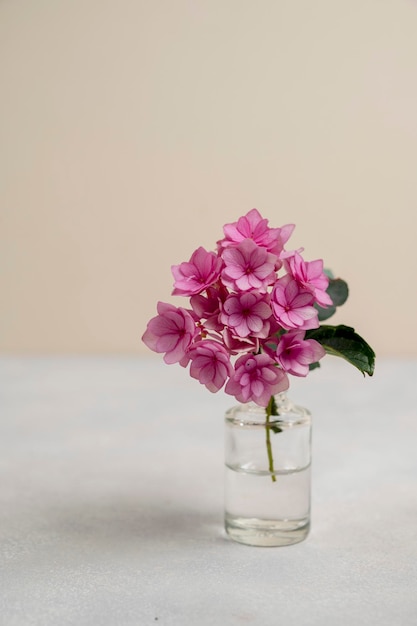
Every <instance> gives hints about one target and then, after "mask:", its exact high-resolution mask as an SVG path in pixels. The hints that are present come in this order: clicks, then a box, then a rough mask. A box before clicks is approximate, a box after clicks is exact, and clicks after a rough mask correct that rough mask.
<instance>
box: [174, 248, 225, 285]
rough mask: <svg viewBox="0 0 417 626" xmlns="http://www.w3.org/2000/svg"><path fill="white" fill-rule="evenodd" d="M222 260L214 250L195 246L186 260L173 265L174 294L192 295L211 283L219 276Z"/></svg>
mask: <svg viewBox="0 0 417 626" xmlns="http://www.w3.org/2000/svg"><path fill="white" fill-rule="evenodd" d="M222 267H223V261H222V260H221V258H220V257H219V256H217V255H216V254H215V253H214V252H207V250H205V249H204V248H203V247H201V246H200V248H197V250H195V251H194V252H193V254H192V255H191V258H190V260H189V261H188V262H184V263H180V265H173V266H172V267H171V271H172V274H173V276H174V278H175V283H174V290H173V292H172V294H173V295H175V296H192V295H194V294H197V293H201V292H202V291H204V289H206V288H207V287H209V286H210V285H213V284H214V283H215V282H216V281H217V280H218V278H219V276H220V272H221V270H222Z"/></svg>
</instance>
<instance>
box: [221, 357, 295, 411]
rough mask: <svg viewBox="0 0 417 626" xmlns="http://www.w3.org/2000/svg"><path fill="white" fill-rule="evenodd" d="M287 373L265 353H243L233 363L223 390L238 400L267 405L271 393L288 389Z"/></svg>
mask: <svg viewBox="0 0 417 626" xmlns="http://www.w3.org/2000/svg"><path fill="white" fill-rule="evenodd" d="M288 386H289V382H288V377H287V374H286V373H285V372H284V371H283V370H282V369H280V368H279V367H278V366H277V364H276V363H275V362H274V361H273V360H272V359H271V357H270V356H268V355H267V354H244V355H243V356H241V357H240V358H239V359H238V360H237V361H236V364H235V372H234V375H233V376H232V377H231V378H230V379H229V380H228V382H227V384H226V387H225V392H226V393H228V394H230V395H231V396H235V398H236V399H237V400H239V402H243V403H244V402H250V401H253V402H255V403H256V404H258V405H259V406H265V407H266V406H267V405H268V402H269V400H270V398H271V396H272V395H275V394H277V393H280V392H281V391H285V390H286V389H288Z"/></svg>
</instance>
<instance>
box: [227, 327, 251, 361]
mask: <svg viewBox="0 0 417 626" xmlns="http://www.w3.org/2000/svg"><path fill="white" fill-rule="evenodd" d="M222 337H223V342H224V345H225V346H226V349H227V350H228V351H229V353H230V354H233V355H235V354H239V352H253V353H256V352H258V351H259V339H258V338H257V337H254V336H253V335H251V336H249V337H238V336H237V335H235V334H234V333H233V331H232V330H231V329H230V328H228V327H227V326H225V327H224V329H223V332H222Z"/></svg>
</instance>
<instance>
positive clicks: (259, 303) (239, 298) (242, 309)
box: [220, 291, 272, 338]
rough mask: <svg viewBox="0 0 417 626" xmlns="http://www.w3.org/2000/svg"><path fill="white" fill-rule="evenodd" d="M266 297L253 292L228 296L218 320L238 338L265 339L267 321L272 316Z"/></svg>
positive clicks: (268, 326)
mask: <svg viewBox="0 0 417 626" xmlns="http://www.w3.org/2000/svg"><path fill="white" fill-rule="evenodd" d="M266 298H267V296H266V295H265V294H261V293H259V292H255V291H244V292H243V293H238V294H232V295H230V296H228V297H227V298H226V300H225V302H224V304H223V308H222V312H221V314H220V320H221V321H222V322H223V324H225V325H226V326H229V327H230V328H232V329H233V331H234V333H235V334H236V335H237V336H238V337H248V335H253V336H255V337H261V338H265V337H267V336H268V334H269V328H270V324H269V322H268V319H269V318H270V317H271V316H272V311H271V307H270V306H269V305H268V304H267V302H266Z"/></svg>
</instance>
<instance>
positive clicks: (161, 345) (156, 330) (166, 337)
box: [142, 302, 197, 364]
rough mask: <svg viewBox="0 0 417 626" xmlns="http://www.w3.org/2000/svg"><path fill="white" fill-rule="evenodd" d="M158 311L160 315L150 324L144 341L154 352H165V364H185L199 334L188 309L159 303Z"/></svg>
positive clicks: (144, 335) (143, 338)
mask: <svg viewBox="0 0 417 626" xmlns="http://www.w3.org/2000/svg"><path fill="white" fill-rule="evenodd" d="M157 311H158V315H157V316H156V317H153V318H152V319H151V320H150V321H149V322H148V325H147V329H146V331H145V333H144V334H143V337H142V341H143V342H144V343H145V344H146V345H147V346H148V348H150V349H151V350H153V351H154V352H165V353H166V354H165V356H164V361H165V363H168V364H172V363H181V362H182V363H181V364H184V363H185V362H186V361H187V357H186V353H187V350H188V348H189V347H190V345H191V343H192V341H193V339H194V337H195V336H196V334H197V329H196V325H195V322H194V320H193V318H192V316H191V315H190V313H189V312H188V311H187V310H186V309H183V308H177V307H175V306H173V305H172V304H168V303H166V302H158V306H157ZM184 359H185V360H184Z"/></svg>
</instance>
